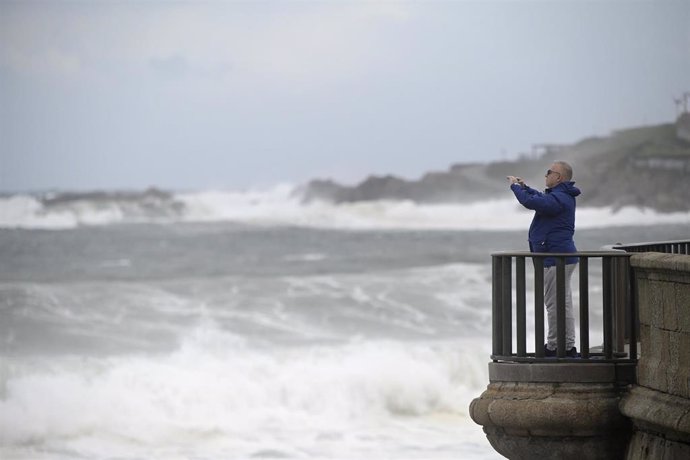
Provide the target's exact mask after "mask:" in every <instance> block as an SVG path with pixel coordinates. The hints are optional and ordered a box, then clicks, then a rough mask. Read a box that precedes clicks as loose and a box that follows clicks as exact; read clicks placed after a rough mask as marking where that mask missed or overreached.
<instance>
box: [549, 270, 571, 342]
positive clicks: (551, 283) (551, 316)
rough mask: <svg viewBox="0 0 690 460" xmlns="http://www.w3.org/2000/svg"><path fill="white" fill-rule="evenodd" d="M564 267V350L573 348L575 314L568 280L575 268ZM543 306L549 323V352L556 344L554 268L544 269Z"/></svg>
mask: <svg viewBox="0 0 690 460" xmlns="http://www.w3.org/2000/svg"><path fill="white" fill-rule="evenodd" d="M576 265H577V264H568V265H566V266H565V349H566V351H567V350H570V349H571V348H572V347H574V346H575V312H574V311H573V294H572V291H571V289H570V279H571V278H572V277H573V272H574V271H575V266H576ZM544 304H545V305H546V315H547V318H548V321H549V333H548V335H547V339H546V343H547V345H546V346H547V347H548V349H549V350H555V349H556V347H557V344H556V267H544Z"/></svg>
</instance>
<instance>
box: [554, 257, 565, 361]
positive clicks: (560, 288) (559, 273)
mask: <svg viewBox="0 0 690 460" xmlns="http://www.w3.org/2000/svg"><path fill="white" fill-rule="evenodd" d="M556 344H557V346H558V350H557V354H556V356H558V357H559V358H565V352H566V349H565V258H564V257H556Z"/></svg>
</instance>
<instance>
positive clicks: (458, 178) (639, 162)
mask: <svg viewBox="0 0 690 460" xmlns="http://www.w3.org/2000/svg"><path fill="white" fill-rule="evenodd" d="M689 117H690V115H688V114H684V115H683V116H681V117H680V118H679V119H678V121H677V122H676V123H668V124H662V125H657V126H645V127H639V128H631V129H625V130H620V131H616V132H614V133H612V134H611V135H610V136H607V137H597V138H588V139H584V140H582V141H580V142H577V143H575V144H572V145H558V146H550V145H545V146H540V147H541V148H540V149H538V150H536V152H535V153H534V154H532V155H522V156H521V157H520V158H519V159H517V160H513V161H500V162H493V163H488V164H477V163H472V164H456V165H452V166H451V167H450V168H449V169H448V170H447V171H441V172H430V173H427V174H425V175H424V176H422V177H421V178H420V179H418V180H406V179H402V178H399V177H395V176H390V175H388V176H370V177H368V178H366V179H365V180H364V181H362V182H361V183H359V184H357V185H354V186H346V185H341V184H338V183H336V182H334V181H332V180H313V181H311V182H309V183H308V184H307V185H306V186H305V187H304V188H303V190H302V192H303V196H304V200H305V201H313V200H326V201H331V202H335V203H342V202H354V201H369V200H411V201H415V202H418V203H454V202H471V201H477V200H480V199H486V198H499V197H504V196H505V193H506V189H507V186H506V182H505V176H507V175H518V176H521V177H523V178H524V179H525V181H526V182H527V183H528V184H530V185H532V186H534V187H535V188H542V187H543V175H544V168H545V166H548V164H549V163H550V162H552V161H554V160H565V161H568V162H570V163H571V164H572V165H573V168H574V170H575V177H574V178H573V179H574V180H575V181H576V182H577V184H578V187H580V188H581V189H582V190H583V194H582V196H581V198H580V199H579V203H580V204H582V205H586V206H613V207H614V209H617V208H621V207H623V206H639V207H649V208H653V209H656V210H657V211H662V212H674V211H687V210H690V199H688V197H690V181H688V180H687V177H688V173H690V140H688V136H686V135H685V134H686V131H688V126H687V125H688V124H689V123H688V118H689Z"/></svg>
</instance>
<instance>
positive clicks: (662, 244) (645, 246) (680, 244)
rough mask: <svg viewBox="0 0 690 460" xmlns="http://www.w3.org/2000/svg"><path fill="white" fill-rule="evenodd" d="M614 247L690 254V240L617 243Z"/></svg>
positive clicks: (625, 249)
mask: <svg viewBox="0 0 690 460" xmlns="http://www.w3.org/2000/svg"><path fill="white" fill-rule="evenodd" d="M612 249H620V250H623V251H626V252H664V253H666V254H685V255H688V254H690V241H688V240H676V241H656V242H649V243H635V244H616V245H614V246H612Z"/></svg>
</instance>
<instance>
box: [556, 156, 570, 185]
mask: <svg viewBox="0 0 690 460" xmlns="http://www.w3.org/2000/svg"><path fill="white" fill-rule="evenodd" d="M553 164H556V165H559V166H560V167H561V168H562V169H563V174H562V175H563V179H565V180H568V181H569V180H571V179H572V178H573V167H572V166H570V165H569V164H568V163H566V162H565V161H554V162H553Z"/></svg>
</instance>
